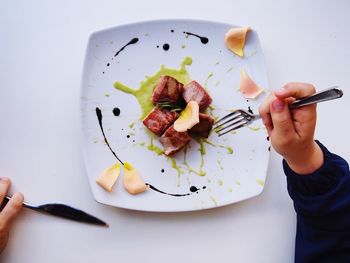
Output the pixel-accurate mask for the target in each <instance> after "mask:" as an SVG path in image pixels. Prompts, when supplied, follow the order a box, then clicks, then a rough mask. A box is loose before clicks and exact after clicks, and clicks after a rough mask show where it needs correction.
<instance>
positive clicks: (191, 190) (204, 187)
mask: <svg viewBox="0 0 350 263" xmlns="http://www.w3.org/2000/svg"><path fill="white" fill-rule="evenodd" d="M96 116H97V119H98V124H99V125H100V128H101V132H102V135H103V138H104V140H105V143H106V144H107V146H108V148H109V150H110V151H111V152H112V154H113V155H114V157H115V158H117V160H118V161H119V162H120V163H121V164H122V165H124V162H122V160H120V158H119V157H118V156H117V154H116V153H115V152H114V151H113V149H112V148H111V146H110V145H109V142H108V140H107V138H106V135H105V132H104V129H103V124H102V119H103V117H102V111H101V109H100V108H98V107H96ZM162 171H163V169H162ZM146 185H147V186H149V188H150V189H152V190H154V191H156V192H158V193H161V194H165V195H171V196H175V197H181V196H188V195H191V194H194V193H198V191H199V190H201V189H199V188H197V187H196V186H191V187H190V193H186V194H172V193H167V192H164V191H162V190H159V189H158V188H156V187H155V186H153V185H151V184H149V183H146ZM202 189H206V186H203V187H202Z"/></svg>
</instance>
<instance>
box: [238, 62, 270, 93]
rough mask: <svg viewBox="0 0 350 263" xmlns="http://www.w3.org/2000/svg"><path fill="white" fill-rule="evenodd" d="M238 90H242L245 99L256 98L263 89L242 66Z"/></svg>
mask: <svg viewBox="0 0 350 263" xmlns="http://www.w3.org/2000/svg"><path fill="white" fill-rule="evenodd" d="M239 90H240V91H241V92H242V94H243V96H244V97H245V98H247V99H256V98H257V97H258V96H259V95H260V94H261V93H262V92H263V91H264V89H263V88H260V87H259V86H258V85H257V84H256V83H255V82H254V81H253V80H252V79H251V78H250V77H249V76H248V75H247V73H246V71H245V69H244V68H243V69H242V71H241V82H240V85H239Z"/></svg>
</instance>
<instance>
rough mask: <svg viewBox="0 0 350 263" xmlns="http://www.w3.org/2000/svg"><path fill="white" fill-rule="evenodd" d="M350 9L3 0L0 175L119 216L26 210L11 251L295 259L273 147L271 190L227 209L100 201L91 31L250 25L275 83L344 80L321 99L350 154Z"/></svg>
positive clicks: (325, 116)
mask: <svg viewBox="0 0 350 263" xmlns="http://www.w3.org/2000/svg"><path fill="white" fill-rule="evenodd" d="M349 10H350V2H349V1H346V0H344V1H340V0H339V1H325V0H323V1H302V0H298V1H258V0H257V1H248V0H244V1H223V0H215V1H206V0H202V1H189V0H176V1H157V0H148V1H135V0H128V1H74V2H73V1H51V2H49V1H15V0H12V1H3V0H2V1H0V91H1V93H0V174H1V175H2V176H8V177H10V178H12V180H13V181H14V187H13V189H12V190H16V189H17V190H21V191H22V192H23V193H24V195H25V197H26V200H27V201H29V202H33V203H38V204H39V203H45V202H52V201H56V202H62V203H67V204H70V205H72V206H75V207H79V208H81V209H83V210H85V211H87V212H90V213H92V214H95V215H98V216H99V217H100V218H102V219H104V220H105V221H107V222H108V223H109V224H110V228H101V227H95V226H89V225H85V224H79V223H75V222H72V221H67V220H61V219H57V218H54V217H49V216H43V215H41V214H37V213H34V212H32V211H27V210H23V213H22V214H21V215H20V217H19V218H18V220H17V221H16V222H15V224H14V227H13V229H12V232H11V238H10V241H9V244H8V247H7V248H6V250H5V252H4V253H3V254H2V255H1V256H0V260H1V262H6V263H22V262H26V263H31V262H36V263H37V262H85V263H89V262H139V261H142V262H177V263H178V262H190V261H192V262H259V263H262V262H269V263H271V262H272V263H273V262H293V258H294V238H295V223H296V220H295V213H294V210H293V206H292V202H291V200H290V198H289V196H288V194H287V191H286V182H285V176H284V174H283V171H282V167H281V158H280V157H279V156H278V155H277V154H276V153H274V152H271V160H270V164H269V170H268V175H267V181H266V186H265V190H264V192H263V193H262V194H261V195H260V196H258V197H256V198H253V199H250V200H247V201H244V202H241V203H238V204H234V205H230V206H227V207H224V208H218V209H212V210H207V211H200V212H190V213H166V214H161V213H143V212H135V211H127V210H122V209H117V208H113V207H108V206H104V205H100V204H98V203H96V202H95V201H94V199H93V197H92V194H91V191H90V188H89V185H88V181H87V177H86V174H85V170H84V166H83V161H82V154H81V151H80V145H79V141H80V140H79V135H80V134H79V115H80V112H79V100H80V99H79V97H80V79H81V73H82V65H83V58H84V52H85V48H86V44H87V40H88V36H89V34H90V33H91V32H93V31H96V30H100V29H103V28H106V27H112V26H115V25H119V24H124V23H129V22H135V21H140V20H151V19H160V18H162V19H164V18H194V19H205V20H216V21H221V22H226V23H232V24H237V25H249V26H251V27H252V28H254V29H255V30H256V31H257V32H258V33H259V36H260V40H261V44H262V47H263V50H264V53H265V58H266V65H267V72H268V77H269V82H270V87H271V88H272V89H274V88H279V87H281V86H282V85H283V84H284V83H286V82H288V81H304V82H310V83H313V84H314V85H315V86H316V87H318V88H319V89H323V88H326V87H329V86H332V85H335V84H337V85H339V86H340V87H341V88H342V89H343V91H344V93H345V96H344V98H343V99H341V100H338V101H334V102H328V103H325V104H322V105H319V107H318V113H319V118H318V126H317V132H316V137H317V138H318V139H319V140H321V141H322V142H323V143H324V144H325V145H327V146H328V148H329V149H330V150H332V151H334V152H336V153H338V154H339V155H342V156H343V157H344V158H345V159H347V160H350V151H349V146H348V144H349V143H348V138H347V135H348V134H349V130H350V124H349V116H348V115H347V114H348V113H349V110H348V107H347V106H348V105H349V103H350V96H349V94H350V29H349V26H350V16H349ZM343 118H345V120H342V119H343Z"/></svg>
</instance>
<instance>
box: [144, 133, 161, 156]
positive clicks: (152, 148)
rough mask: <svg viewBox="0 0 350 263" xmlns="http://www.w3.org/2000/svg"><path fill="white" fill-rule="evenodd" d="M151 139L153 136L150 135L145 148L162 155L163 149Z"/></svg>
mask: <svg viewBox="0 0 350 263" xmlns="http://www.w3.org/2000/svg"><path fill="white" fill-rule="evenodd" d="M153 140H154V138H153V136H150V142H149V144H148V145H147V149H148V150H150V151H152V152H155V153H156V154H158V155H162V154H163V150H162V149H160V148H159V147H158V146H156V145H154V144H153Z"/></svg>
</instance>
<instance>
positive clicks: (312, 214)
mask: <svg viewBox="0 0 350 263" xmlns="http://www.w3.org/2000/svg"><path fill="white" fill-rule="evenodd" d="M317 143H318V144H319V145H320V147H321V149H322V151H323V154H324V163H323V165H322V166H321V167H320V168H319V169H318V170H317V171H315V172H313V173H312V174H308V175H299V174H297V173H295V172H294V171H292V170H291V169H290V168H289V166H288V164H287V162H286V161H285V160H283V169H284V172H285V174H286V176H287V185H288V192H289V195H290V197H291V198H292V199H293V202H294V208H295V211H296V213H297V233H296V241H295V262H298V263H299V262H350V172H349V165H348V163H347V162H346V161H345V160H344V159H343V158H341V157H340V156H338V155H336V154H333V153H331V152H329V151H328V150H327V148H326V147H325V146H323V145H322V144H321V143H320V142H317Z"/></svg>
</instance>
